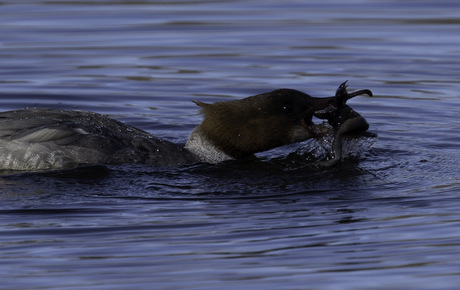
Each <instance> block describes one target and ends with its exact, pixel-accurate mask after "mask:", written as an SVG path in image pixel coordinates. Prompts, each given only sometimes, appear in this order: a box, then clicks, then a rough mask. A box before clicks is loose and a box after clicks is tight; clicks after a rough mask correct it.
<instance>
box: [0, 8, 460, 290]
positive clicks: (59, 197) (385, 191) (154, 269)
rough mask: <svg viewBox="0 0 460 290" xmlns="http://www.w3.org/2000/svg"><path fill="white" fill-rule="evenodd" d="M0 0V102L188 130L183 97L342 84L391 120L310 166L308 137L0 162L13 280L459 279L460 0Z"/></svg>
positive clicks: (198, 283)
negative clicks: (163, 163) (143, 154)
mask: <svg viewBox="0 0 460 290" xmlns="http://www.w3.org/2000/svg"><path fill="white" fill-rule="evenodd" d="M0 4H1V5H0V33H1V36H2V37H1V39H0V63H1V65H0V88H1V93H0V100H1V108H2V110H10V109H17V108H22V107H30V106H39V107H56V108H65V109H82V110H90V111H95V112H99V113H104V114H109V115H111V116H112V117H114V118H116V119H118V120H121V121H123V122H126V123H128V124H131V125H134V126H136V127H139V128H141V129H144V130H147V131H149V132H152V133H154V134H155V135H156V136H159V137H162V138H165V139H168V140H171V141H173V142H177V143H185V141H186V140H187V137H188V134H189V132H190V131H191V130H192V129H193V128H194V127H195V126H196V125H197V124H199V122H200V121H201V116H200V115H199V112H198V107H196V106H195V105H194V104H193V103H192V102H190V100H191V99H198V100H201V101H206V102H215V101H222V100H232V99H239V98H243V97H246V96H249V95H254V94H257V93H262V92H268V91H270V90H273V89H276V88H280V87H287V88H293V89H298V90H302V91H305V92H307V93H309V94H311V95H313V96H318V97H323V96H330V95H333V94H334V91H335V89H336V87H337V86H338V85H339V84H340V83H342V82H343V81H345V80H349V85H350V90H354V89H371V90H372V91H373V92H374V94H375V96H374V97H372V98H369V97H366V96H360V97H357V98H355V99H353V100H352V101H350V105H351V106H352V107H353V108H355V109H356V110H357V111H358V112H360V113H361V114H362V115H363V116H365V117H366V118H367V120H368V122H369V124H370V126H371V130H372V131H373V132H376V133H378V134H379V138H378V140H376V142H375V143H374V144H373V145H372V147H370V148H369V146H368V145H370V144H357V146H363V148H362V149H360V150H359V154H358V155H359V156H358V158H354V159H350V160H348V161H347V162H345V163H344V164H342V165H341V166H339V167H337V168H334V169H329V170H317V171H315V170H311V169H306V168H305V167H303V166H302V165H301V164H302V161H303V159H302V158H304V155H302V154H301V152H303V151H302V150H304V149H305V148H309V146H310V145H311V144H310V143H308V142H307V143H302V144H297V145H292V146H287V147H283V148H279V149H275V150H272V151H269V152H267V153H263V154H260V155H259V157H260V158H259V159H258V160H252V161H249V162H228V163H225V164H221V165H217V166H211V165H194V166H189V167H185V168H170V169H165V168H152V167H149V166H128V165H126V166H111V167H108V168H104V167H99V166H95V167H87V168H81V169H79V170H76V171H66V172H60V173H40V174H15V175H3V176H2V177H1V179H0V192H1V193H0V200H1V203H0V204H1V206H0V224H1V226H0V280H1V281H2V288H7V289H9V288H15V289H21V288H28V289H30V288H34V289H43V288H47V289H48V288H81V287H91V288H114V287H116V288H124V289H128V288H130V289H132V288H145V287H154V288H158V289H178V288H189V289H197V288H200V289H206V288H208V289H216V288H220V289H233V288H235V287H245V288H246V287H247V288H249V287H259V288H266V289H267V288H268V289H300V288H302V289H304V288H314V289H337V288H348V289H360V288H361V289H364V288H366V289H368V288H379V287H382V288H409V287H410V288H418V289H422V288H425V289H427V288H437V289H439V288H457V287H458V286H459V285H460V271H459V269H460V262H459V256H460V235H459V233H458V228H459V227H460V214H459V213H460V204H459V203H458V196H459V193H460V178H459V176H460V175H459V173H458V164H459V161H460V154H459V150H458V144H459V141H460V137H459V136H458V134H457V133H456V132H457V131H458V129H459V127H460V124H459V122H458V113H459V109H458V108H459V106H460V101H459V100H460V99H459V98H458V91H459V80H458V68H459V67H460V57H459V56H460V49H459V44H460V39H459V38H458V31H459V29H460V27H459V26H460V9H459V8H460V4H459V3H458V1H371V0H369V1H364V0H363V1H360V0H358V1H349V2H345V1H296V0H289V1H283V2H280V1H252V2H251V1H249V2H248V1H225V0H223V1H212V2H211V1H136V2H131V1H115V0H113V1H0ZM371 143H372V142H371ZM293 152H294V153H293ZM299 152H300V153H299ZM290 153H291V154H290Z"/></svg>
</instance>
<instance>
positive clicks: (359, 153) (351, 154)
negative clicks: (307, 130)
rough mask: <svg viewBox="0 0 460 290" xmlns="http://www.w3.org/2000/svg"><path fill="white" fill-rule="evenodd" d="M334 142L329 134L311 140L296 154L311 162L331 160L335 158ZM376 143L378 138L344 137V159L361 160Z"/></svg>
mask: <svg viewBox="0 0 460 290" xmlns="http://www.w3.org/2000/svg"><path fill="white" fill-rule="evenodd" d="M333 141H334V136H333V134H327V135H324V136H323V137H321V138H315V139H310V140H308V142H307V143H306V144H305V145H304V146H302V147H300V148H299V149H297V150H296V151H295V152H294V154H295V155H297V156H299V157H302V158H305V160H306V161H309V162H317V161H321V160H329V159H331V158H332V157H333V156H334V154H333V150H332V142H333ZM376 141H377V137H374V136H372V137H369V136H360V137H344V138H343V140H342V142H343V143H342V144H343V157H342V158H343V159H359V158H361V157H363V155H364V154H365V153H366V152H368V151H369V150H370V148H371V147H372V146H373V145H374V144H375V142H376Z"/></svg>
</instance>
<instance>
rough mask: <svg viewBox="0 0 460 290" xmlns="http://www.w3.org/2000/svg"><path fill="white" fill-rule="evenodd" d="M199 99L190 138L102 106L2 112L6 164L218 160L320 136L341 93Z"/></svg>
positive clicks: (0, 149) (39, 166)
mask: <svg viewBox="0 0 460 290" xmlns="http://www.w3.org/2000/svg"><path fill="white" fill-rule="evenodd" d="M341 94H342V95H340V96H341V98H342V99H343V94H345V95H346V98H345V99H347V98H348V99H349V98H351V97H354V96H356V95H360V94H371V93H370V91H368V90H364V91H363V90H362V91H358V92H355V93H352V94H348V93H346V92H343V90H342V91H341ZM193 102H194V103H195V104H197V105H198V106H199V107H200V108H201V112H202V114H203V116H204V118H203V121H202V123H201V124H199V125H198V126H197V127H195V128H194V129H193V131H192V132H191V134H190V136H189V138H188V140H187V142H186V144H185V146H180V145H178V144H174V143H172V142H169V141H166V140H162V139H160V138H157V137H155V136H154V135H152V134H150V133H148V132H146V131H143V130H141V129H138V128H135V127H133V126H130V125H128V124H125V123H122V122H120V121H117V120H115V119H112V118H110V117H108V116H106V115H103V114H99V113H95V112H88V111H79V110H60V109H49V108H25V109H18V110H13V111H6V112H1V113H0V170H19V171H37V170H60V169H71V168H75V167H78V166H81V165H88V164H102V165H110V164H112V165H116V164H127V163H128V164H149V165H153V166H166V167H176V166H184V165H189V164H194V163H199V162H203V163H210V164H217V163H220V162H224V161H227V160H234V159H241V158H246V157H248V156H253V155H254V154H255V153H257V152H262V151H266V150H269V149H272V148H276V147H279V146H283V145H287V144H292V143H298V142H302V141H305V140H307V139H310V138H315V137H317V136H318V135H319V134H320V133H319V131H320V130H319V127H318V125H316V124H314V123H313V121H312V118H313V116H314V115H315V113H317V115H318V117H319V118H322V119H328V118H329V119H330V120H329V121H332V122H333V121H334V120H333V119H334V118H335V117H334V114H336V112H337V110H338V109H337V102H338V97H337V94H336V96H334V97H326V98H317V97H312V96H310V95H308V94H306V93H304V92H301V91H298V90H294V89H277V90H274V91H271V92H267V93H262V94H258V95H254V96H250V97H247V98H243V99H240V100H231V101H221V102H216V103H212V104H209V103H204V102H201V101H196V100H194V101H193ZM341 102H342V103H344V102H343V101H341ZM342 107H343V106H342ZM328 108H329V111H327V109H328ZM350 109H351V108H350ZM351 110H352V109H351ZM336 127H339V124H337V125H336ZM366 130H367V128H366Z"/></svg>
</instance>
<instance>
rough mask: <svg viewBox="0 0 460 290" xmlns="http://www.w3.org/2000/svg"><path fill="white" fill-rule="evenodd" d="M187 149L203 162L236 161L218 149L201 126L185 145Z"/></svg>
mask: <svg viewBox="0 0 460 290" xmlns="http://www.w3.org/2000/svg"><path fill="white" fill-rule="evenodd" d="M185 149H187V150H188V151H190V152H191V153H193V154H195V155H196V156H197V157H198V159H199V160H200V161H201V162H207V163H212V164H216V163H219V162H222V161H226V160H232V159H234V158H233V157H231V156H230V155H228V154H226V153H225V152H223V151H222V150H220V149H219V148H217V147H216V146H215V145H214V144H213V143H212V141H211V140H210V139H209V138H207V137H206V136H205V134H204V133H203V130H202V129H201V127H200V126H197V127H196V128H195V129H193V131H192V133H191V134H190V136H189V138H188V140H187V143H186V144H185Z"/></svg>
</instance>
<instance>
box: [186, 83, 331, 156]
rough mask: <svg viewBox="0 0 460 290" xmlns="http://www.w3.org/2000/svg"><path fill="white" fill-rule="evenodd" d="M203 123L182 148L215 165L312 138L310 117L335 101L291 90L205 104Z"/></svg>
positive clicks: (200, 104) (202, 105) (203, 106)
mask: <svg viewBox="0 0 460 290" xmlns="http://www.w3.org/2000/svg"><path fill="white" fill-rule="evenodd" d="M194 102H195V103H196V104H197V105H198V106H200V107H201V108H202V113H203V115H204V120H203V122H202V123H201V124H200V125H199V126H198V127H196V128H195V129H194V130H193V132H192V134H191V135H190V137H189V140H188V141H187V144H186V146H185V148H187V149H188V150H189V151H191V152H192V153H194V154H196V155H198V157H199V158H200V159H201V161H204V162H209V163H217V162H221V161H224V160H228V159H237V158H242V157H245V156H249V155H252V154H254V153H256V152H262V151H265V150H269V149H272V148H275V147H278V146H282V145H286V144H291V143H296V142H301V141H304V140H306V139H309V138H313V137H315V135H316V134H315V132H316V125H315V124H314V123H313V122H312V117H313V114H314V113H315V112H316V111H318V110H323V109H325V108H327V107H328V106H330V105H331V104H333V103H335V102H336V98H335V97H330V98H314V97H312V96H310V95H308V94H305V93H303V92H300V91H297V90H292V89H279V90H275V91H272V92H269V93H265V94H260V95H255V96H251V97H247V98H245V99H241V100H234V101H227V102H217V103H213V104H207V103H203V102H199V101H194Z"/></svg>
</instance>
